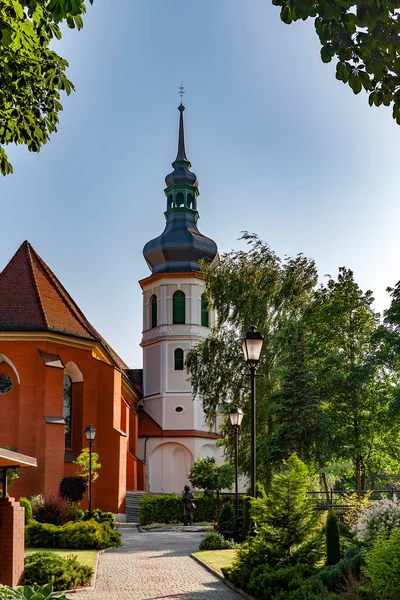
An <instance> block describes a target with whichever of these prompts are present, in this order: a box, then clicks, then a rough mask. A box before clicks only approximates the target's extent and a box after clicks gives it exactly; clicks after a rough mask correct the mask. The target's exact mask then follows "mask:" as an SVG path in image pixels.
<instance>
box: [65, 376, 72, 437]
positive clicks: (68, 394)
mask: <svg viewBox="0 0 400 600" xmlns="http://www.w3.org/2000/svg"><path fill="white" fill-rule="evenodd" d="M63 417H64V421H65V438H64V439H65V447H66V448H71V446H72V431H71V425H72V380H71V377H69V376H68V375H64V403H63Z"/></svg>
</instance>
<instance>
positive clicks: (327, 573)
mask: <svg viewBox="0 0 400 600" xmlns="http://www.w3.org/2000/svg"><path fill="white" fill-rule="evenodd" d="M363 563H364V560H363V554H362V551H361V549H360V548H359V547H357V546H351V547H350V548H348V549H347V550H346V552H345V553H344V555H343V558H342V559H341V560H340V561H339V562H338V563H337V564H336V565H332V566H329V567H325V569H322V570H321V571H320V572H319V574H318V577H319V578H320V579H321V581H322V583H323V584H324V586H325V587H326V588H327V589H328V590H329V591H330V592H335V591H337V590H339V589H340V588H341V587H342V586H343V585H345V584H346V582H347V579H348V576H349V575H351V576H352V577H355V578H356V579H360V577H361V567H362V566H363Z"/></svg>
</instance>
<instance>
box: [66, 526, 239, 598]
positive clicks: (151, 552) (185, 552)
mask: <svg viewBox="0 0 400 600" xmlns="http://www.w3.org/2000/svg"><path fill="white" fill-rule="evenodd" d="M203 535H204V534H202V533H192V532H187V533H186V532H185V533H179V532H157V531H149V532H146V533H140V532H139V531H137V530H136V529H125V530H122V540H123V544H122V546H121V547H120V548H116V549H115V550H111V551H109V552H105V553H103V554H101V555H100V563H99V569H98V572H97V581H96V586H95V589H94V590H91V591H89V590H88V591H79V592H76V593H73V594H68V596H69V598H71V600H209V599H212V600H239V599H240V598H241V597H240V596H239V595H238V594H237V593H236V592H234V591H233V590H230V589H229V588H228V587H227V586H226V585H225V584H224V583H223V582H222V581H220V580H219V579H217V578H216V577H214V576H213V575H212V574H211V573H209V572H208V571H207V570H206V569H204V568H203V567H201V566H200V565H199V564H198V563H196V562H195V561H194V560H193V559H192V558H190V556H189V555H190V554H191V553H192V552H196V551H197V550H198V547H199V542H200V540H201V538H202V536H203Z"/></svg>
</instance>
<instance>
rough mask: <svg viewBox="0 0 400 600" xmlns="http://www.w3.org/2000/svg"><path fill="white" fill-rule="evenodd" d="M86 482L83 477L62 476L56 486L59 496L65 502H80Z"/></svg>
mask: <svg viewBox="0 0 400 600" xmlns="http://www.w3.org/2000/svg"><path fill="white" fill-rule="evenodd" d="M86 488H87V482H86V479H85V478H84V477H79V475H74V476H72V477H63V478H62V479H61V481H60V486H59V488H58V491H59V494H60V497H61V498H63V500H65V501H66V502H70V503H71V504H77V503H78V502H82V500H83V496H84V494H85V492H86Z"/></svg>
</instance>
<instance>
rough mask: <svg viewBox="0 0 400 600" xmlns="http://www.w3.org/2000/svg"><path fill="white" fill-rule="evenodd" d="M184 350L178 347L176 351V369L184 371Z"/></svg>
mask: <svg viewBox="0 0 400 600" xmlns="http://www.w3.org/2000/svg"><path fill="white" fill-rule="evenodd" d="M183 362H184V361H183V350H182V348H177V349H176V350H175V352H174V369H175V371H183Z"/></svg>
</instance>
